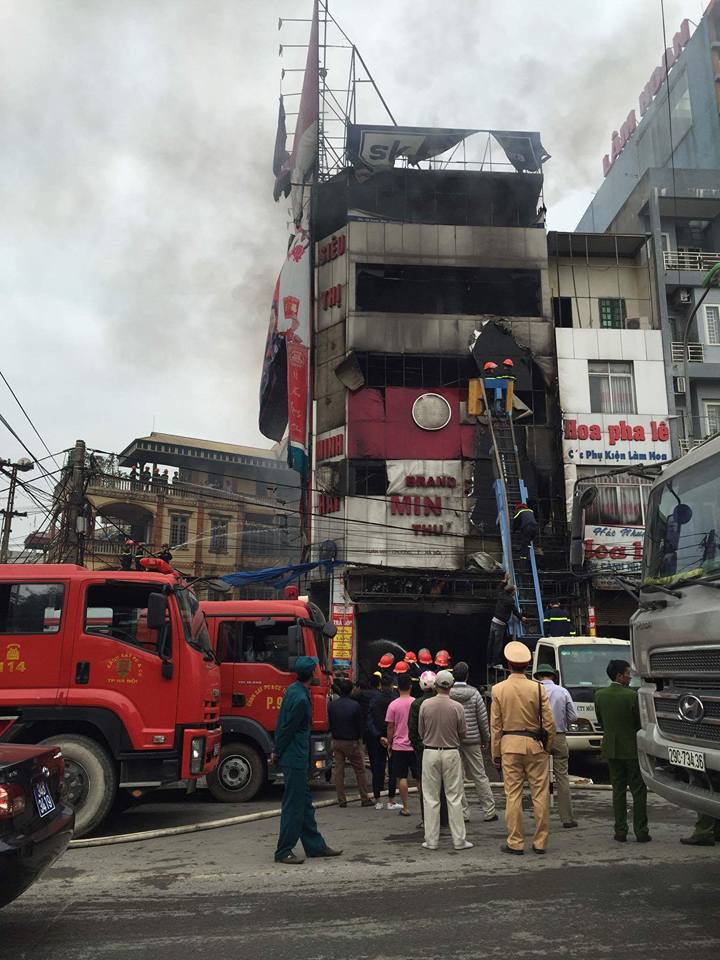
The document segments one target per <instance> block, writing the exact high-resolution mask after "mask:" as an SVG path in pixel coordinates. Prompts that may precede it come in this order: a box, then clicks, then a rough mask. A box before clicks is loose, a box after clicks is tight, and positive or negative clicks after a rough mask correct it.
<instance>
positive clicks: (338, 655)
mask: <svg viewBox="0 0 720 960" xmlns="http://www.w3.org/2000/svg"><path fill="white" fill-rule="evenodd" d="M331 619H332V622H333V623H334V624H335V626H336V627H337V633H336V634H335V636H334V637H333V638H332V667H333V670H351V669H352V662H353V643H354V640H355V607H354V606H353V604H351V603H349V604H346V603H334V604H333V605H332V617H331Z"/></svg>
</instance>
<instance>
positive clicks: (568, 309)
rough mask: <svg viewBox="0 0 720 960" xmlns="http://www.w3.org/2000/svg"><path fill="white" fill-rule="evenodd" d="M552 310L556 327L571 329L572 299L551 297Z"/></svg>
mask: <svg viewBox="0 0 720 960" xmlns="http://www.w3.org/2000/svg"><path fill="white" fill-rule="evenodd" d="M552 310H553V320H554V322H555V326H556V327H572V325H573V311H572V297H553V298H552Z"/></svg>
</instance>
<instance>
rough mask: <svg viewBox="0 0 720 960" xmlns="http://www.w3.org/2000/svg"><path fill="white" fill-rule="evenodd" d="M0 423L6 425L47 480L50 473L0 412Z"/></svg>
mask: <svg viewBox="0 0 720 960" xmlns="http://www.w3.org/2000/svg"><path fill="white" fill-rule="evenodd" d="M0 423H2V424H4V426H5V427H7V429H8V430H9V431H10V433H11V434H12V435H13V436H14V437H15V439H16V440H17V442H18V443H19V444H20V446H21V447H22V448H23V450H24V451H25V452H26V453H27V454H28V455H29V457H30V459H31V460H32V461H33V462H34V463H35V464H37V465H38V466H40V469H41V470H42V472H43V474H44V477H43V479H46V480H49V477H50V474H49V473H48V472H47V470H46V469H45V467H43V466H42V465H41V461H40V460H38V459H37V457H36V456H35V454H34V453H33V452H32V450H31V449H30V447H28V445H27V444H26V443H25V442H24V440H21V439H20V436H19V434H17V433H16V432H15V430H13V428H12V427H11V426H10V424H9V423H8V422H7V420H6V419H5V417H4V416H3V415H2V414H1V413H0ZM43 459H47V458H43Z"/></svg>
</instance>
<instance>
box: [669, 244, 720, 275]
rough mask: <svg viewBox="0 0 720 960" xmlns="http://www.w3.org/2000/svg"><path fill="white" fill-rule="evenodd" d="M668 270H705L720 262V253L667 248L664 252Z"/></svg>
mask: <svg viewBox="0 0 720 960" xmlns="http://www.w3.org/2000/svg"><path fill="white" fill-rule="evenodd" d="M663 258H664V260H665V269H666V270H698V271H701V272H703V273H704V272H705V271H706V270H709V269H710V268H711V267H714V266H715V264H716V263H720V253H713V252H711V251H709V250H701V251H700V252H699V253H688V252H687V251H684V250H666V251H665V252H664V253H663Z"/></svg>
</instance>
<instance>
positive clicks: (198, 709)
mask: <svg viewBox="0 0 720 960" xmlns="http://www.w3.org/2000/svg"><path fill="white" fill-rule="evenodd" d="M143 562H144V564H146V569H144V570H143V571H141V572H125V571H107V572H105V571H91V570H88V569H86V568H85V567H80V566H75V565H72V564H37V565H35V564H34V565H27V566H20V565H13V564H6V565H1V566H0V740H2V741H5V742H14V743H49V744H53V745H56V746H58V747H60V749H61V750H62V753H63V756H64V758H65V789H66V797H67V800H68V802H69V803H71V804H72V805H73V806H74V808H75V813H76V820H75V823H76V830H75V832H76V836H82V835H83V834H86V833H88V832H90V831H91V830H93V829H94V828H95V827H97V826H98V825H99V824H100V823H101V822H102V820H103V819H104V817H105V816H106V815H107V813H108V812H109V810H110V809H111V807H112V805H113V802H114V800H115V798H116V796H117V795H118V792H119V791H126V790H127V791H129V790H141V791H145V790H148V789H150V788H154V787H159V786H161V785H163V784H167V783H174V782H178V781H181V782H188V783H192V782H194V781H196V780H197V779H198V778H200V777H202V776H205V775H206V774H208V773H210V772H211V770H212V769H213V768H214V767H215V765H216V764H217V760H218V755H219V751H220V738H221V730H220V727H219V724H218V717H219V694H220V671H219V669H218V666H217V663H216V661H215V658H214V656H213V653H212V650H211V647H210V642H209V637H208V633H207V627H206V624H205V618H204V616H203V614H202V611H201V610H200V605H199V603H198V600H197V599H196V597H195V595H194V594H193V593H192V592H191V591H190V589H189V588H188V587H187V585H186V584H185V583H184V581H183V580H182V579H181V578H180V577H179V576H178V575H177V574H176V573H175V572H174V571H173V569H172V568H171V567H170V566H169V565H168V564H166V563H164V562H163V561H162V560H156V559H153V558H151V559H148V560H146V561H143Z"/></svg>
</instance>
